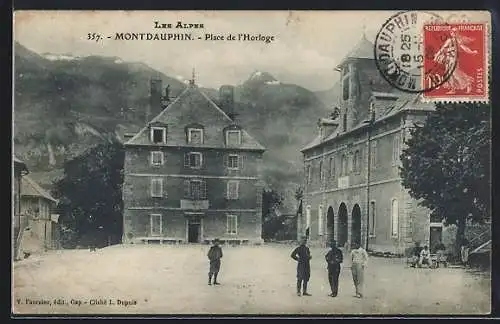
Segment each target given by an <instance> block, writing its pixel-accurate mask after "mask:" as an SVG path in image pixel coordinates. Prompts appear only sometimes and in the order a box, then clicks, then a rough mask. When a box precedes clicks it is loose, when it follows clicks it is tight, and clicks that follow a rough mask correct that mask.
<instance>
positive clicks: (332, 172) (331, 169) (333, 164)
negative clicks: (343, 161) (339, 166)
mask: <svg viewBox="0 0 500 324" xmlns="http://www.w3.org/2000/svg"><path fill="white" fill-rule="evenodd" d="M330 177H332V178H335V158H334V157H331V158H330Z"/></svg>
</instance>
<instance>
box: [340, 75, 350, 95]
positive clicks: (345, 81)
mask: <svg viewBox="0 0 500 324" xmlns="http://www.w3.org/2000/svg"><path fill="white" fill-rule="evenodd" d="M342 99H343V100H348V99H349V77H348V76H347V77H345V78H344V79H343V80H342Z"/></svg>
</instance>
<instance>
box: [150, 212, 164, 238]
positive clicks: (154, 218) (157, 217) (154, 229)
mask: <svg viewBox="0 0 500 324" xmlns="http://www.w3.org/2000/svg"><path fill="white" fill-rule="evenodd" d="M149 216H150V228H151V236H161V234H162V232H163V219H162V218H163V217H162V215H161V214H151V215H149Z"/></svg>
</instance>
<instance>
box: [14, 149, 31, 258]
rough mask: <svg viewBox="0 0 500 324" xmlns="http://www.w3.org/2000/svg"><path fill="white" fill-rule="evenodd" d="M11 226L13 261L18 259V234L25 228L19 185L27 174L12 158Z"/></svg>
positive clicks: (22, 164) (24, 165) (21, 162)
mask: <svg viewBox="0 0 500 324" xmlns="http://www.w3.org/2000/svg"><path fill="white" fill-rule="evenodd" d="M12 160H13V161H12V162H13V163H12V164H13V167H12V171H13V177H12V217H13V219H12V224H13V232H12V248H13V250H14V253H13V255H14V259H18V256H17V254H18V250H19V249H18V247H19V242H20V237H21V235H20V233H21V231H22V230H23V228H24V227H25V225H26V224H25V219H24V217H22V215H21V184H22V178H23V176H25V175H26V174H28V172H29V171H28V168H27V167H26V164H25V163H24V162H23V161H21V160H19V159H18V158H17V157H15V156H13V158H12Z"/></svg>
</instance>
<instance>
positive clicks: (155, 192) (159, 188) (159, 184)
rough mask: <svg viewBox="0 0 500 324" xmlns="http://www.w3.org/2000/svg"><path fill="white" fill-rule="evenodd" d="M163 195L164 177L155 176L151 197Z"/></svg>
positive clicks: (152, 180) (152, 182)
mask: <svg viewBox="0 0 500 324" xmlns="http://www.w3.org/2000/svg"><path fill="white" fill-rule="evenodd" d="M162 196H163V179H162V178H153V179H151V197H162Z"/></svg>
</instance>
